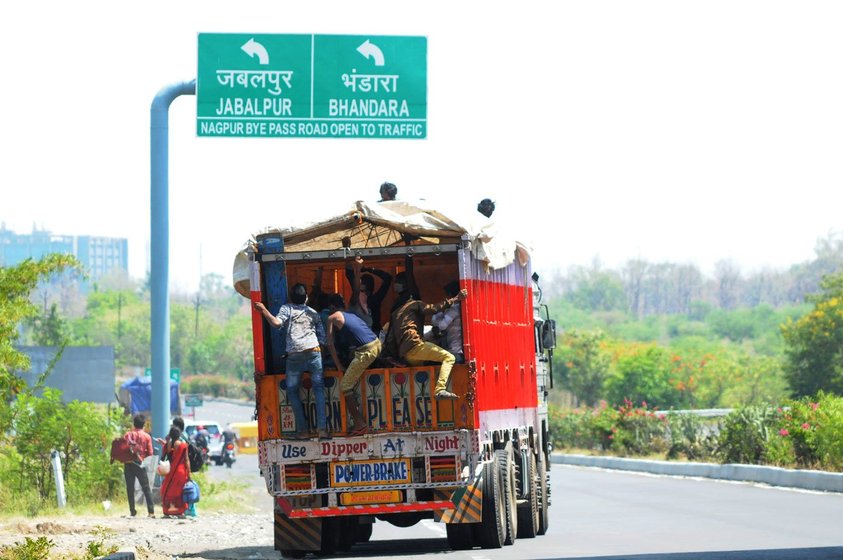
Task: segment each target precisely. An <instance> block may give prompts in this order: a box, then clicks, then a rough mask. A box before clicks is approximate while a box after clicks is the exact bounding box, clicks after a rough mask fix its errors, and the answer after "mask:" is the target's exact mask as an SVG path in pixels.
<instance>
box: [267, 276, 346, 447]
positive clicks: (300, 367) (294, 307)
mask: <svg viewBox="0 0 843 560" xmlns="http://www.w3.org/2000/svg"><path fill="white" fill-rule="evenodd" d="M290 302H291V303H287V304H284V305H282V306H281V308H280V309H279V310H278V315H277V316H275V315H273V314H272V313H270V312H269V310H268V309H267V308H266V306H265V305H264V304H263V303H261V302H259V301H258V302H255V309H257V310H258V311H260V312H261V314H262V315H263V317H264V318H265V319H266V320H267V321H268V322H269V324H270V325H272V326H273V327H275V328H276V329H282V328H284V327H285V326H286V327H287V330H286V331H287V336H286V340H285V347H286V352H287V372H286V373H287V395H288V396H289V399H290V405H291V406H292V407H293V414H294V415H295V418H296V433H295V434H294V435H292V436H289V437H290V438H291V439H299V440H302V439H310V434H309V430H308V429H307V420H306V419H305V416H304V406H302V402H301V397H300V396H299V385H300V383H301V376H302V374H303V373H304V372H305V371H309V372H310V381H311V383H312V384H313V392H314V394H315V396H316V428H317V431H318V435H319V439H331V436H330V434H329V433H328V421H327V414H326V411H325V381H324V378H323V375H322V373H323V372H322V354H321V349H320V344H323V343H324V342H325V330H324V328H323V326H322V319H321V317H319V313H317V312H316V310H314V309H313V308H311V307H309V306H308V305H307V288H306V287H305V286H304V284H301V283H299V284H296V285H295V286H293V289H292V290H290Z"/></svg>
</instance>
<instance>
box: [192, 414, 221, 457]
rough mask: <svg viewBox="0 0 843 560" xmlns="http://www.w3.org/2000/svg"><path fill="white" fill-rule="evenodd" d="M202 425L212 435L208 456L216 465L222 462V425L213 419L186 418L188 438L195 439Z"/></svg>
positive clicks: (209, 440) (209, 439) (209, 441)
mask: <svg viewBox="0 0 843 560" xmlns="http://www.w3.org/2000/svg"><path fill="white" fill-rule="evenodd" d="M200 427H204V428H205V429H206V430H208V433H209V434H210V435H211V437H210V438H208V458H209V459H210V460H211V461H213V462H214V464H215V465H221V464H222V426H220V425H219V423H218V422H215V421H213V420H185V421H184V431H185V432H186V433H187V437H188V439H191V440H192V439H193V436H195V435H196V432H197V431H199V428H200Z"/></svg>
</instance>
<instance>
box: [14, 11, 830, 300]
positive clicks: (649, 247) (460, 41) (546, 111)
mask: <svg viewBox="0 0 843 560" xmlns="http://www.w3.org/2000/svg"><path fill="white" fill-rule="evenodd" d="M841 29H843V3H841V2H804V1H801V2H797V1H788V2H781V1H778V2H777V1H769V0H764V1H752V2H750V1H740V0H730V1H700V2H682V1H678V0H669V1H648V2H635V1H630V0H624V1H618V2H609V1H603V2H595V1H593V0H588V1H578V2H506V3H503V2H501V3H497V2H419V3H408V2H347V1H344V2H326V1H320V0H315V1H310V2H286V1H282V0H273V1H271V2H248V1H244V2H230V1H226V2H218V1H213V0H206V1H202V2H195V1H183V2H169V1H168V2H162V1H158V0H154V1H147V2H143V3H140V2H134V3H125V2H104V1H98V2H90V1H80V2H74V3H67V2H44V1H38V0H35V1H32V2H23V3H21V2H5V3H3V4H2V7H0V46H2V53H3V54H2V63H3V74H4V78H3V83H2V87H0V103H2V107H3V112H2V115H3V116H2V121H0V127H2V133H3V137H4V139H5V141H4V146H5V148H4V157H3V158H2V160H3V163H2V165H0V192H2V196H1V197H0V221H2V222H4V223H5V225H6V227H7V228H9V229H12V230H15V231H17V232H18V233H29V232H31V231H32V227H33V224H35V225H37V226H38V227H39V228H44V229H48V230H50V231H52V232H53V233H55V234H65V235H85V234H89V235H100V236H107V237H126V238H128V239H129V252H130V260H129V267H130V269H129V272H130V274H131V275H132V276H133V277H138V278H140V277H143V276H144V274H145V271H146V267H147V259H148V247H149V232H150V223H149V220H150V218H149V214H150V210H149V207H150V154H149V129H150V105H151V103H152V100H153V98H154V97H155V95H156V93H157V92H158V91H159V90H160V89H161V88H163V87H164V86H168V85H170V84H174V83H177V82H182V81H187V80H190V79H193V78H195V77H196V74H197V35H198V34H199V33H246V34H248V33H256V34H301V33H305V34H311V33H313V34H342V35H409V36H425V37H427V39H428V53H427V56H428V69H427V75H428V84H427V88H428V95H427V101H428V121H427V127H428V137H427V139H426V140H365V139H351V140H323V139H283V138H280V139H276V138H272V139H264V138H249V139H243V138H200V137H197V136H196V133H195V131H196V98H195V96H184V97H180V98H178V99H177V100H176V101H175V102H174V103H173V104H172V106H171V111H170V282H171V286H172V287H173V288H174V289H176V290H179V291H193V290H195V289H196V286H197V284H198V278H199V274H200V247H201V271H202V272H203V273H208V272H218V273H220V274H223V275H224V276H225V277H226V278H229V277H230V272H231V263H232V259H233V256H234V253H235V252H236V251H237V249H238V248H239V247H240V246H241V245H242V243H243V242H244V241H245V240H246V239H248V237H249V235H250V234H251V233H253V232H255V231H257V230H259V229H261V228H263V227H265V226H270V225H272V226H283V225H290V224H297V223H300V222H302V221H305V220H308V219H312V218H314V217H318V216H320V215H323V214H324V212H325V209H326V208H329V209H331V210H334V209H345V208H347V207H350V205H351V204H352V203H353V202H354V201H355V200H359V199H368V200H375V199H377V194H378V193H377V190H378V185H380V183H381V182H383V181H385V180H389V181H392V182H394V183H396V184H397V185H398V188H399V198H402V199H407V200H409V199H414V198H419V197H423V198H426V199H427V200H428V201H435V202H438V203H441V205H442V207H443V208H444V209H445V211H446V212H447V209H448V208H449V207H450V206H451V205H455V206H458V207H462V208H464V207H472V208H473V207H474V206H475V205H476V204H477V202H478V201H479V200H480V199H482V198H485V197H490V198H492V199H493V200H495V201H496V203H497V208H498V209H497V212H496V216H497V217H498V218H499V219H501V220H507V221H509V222H511V223H513V224H515V225H516V226H517V228H518V229H519V231H521V232H523V233H522V234H521V235H520V237H522V238H524V239H525V240H527V241H528V242H531V243H532V245H533V247H534V268H535V269H536V270H538V271H542V270H550V269H553V268H563V269H564V268H567V267H568V266H570V265H588V264H590V263H591V262H592V260H593V259H594V258H595V257H597V258H599V259H600V260H601V261H602V263H603V264H604V265H605V266H608V267H620V266H621V265H622V264H623V263H624V262H625V261H626V260H628V259H631V258H643V259H647V260H650V261H654V262H655V261H664V260H667V261H673V262H683V263H685V262H690V263H694V264H696V265H698V266H700V267H701V268H702V269H703V270H704V272H707V273H709V272H710V271H711V270H713V265H714V263H715V262H716V261H718V260H720V259H731V260H733V261H734V262H735V263H736V264H738V265H739V266H740V267H741V268H742V270H744V271H745V272H750V271H753V270H757V269H759V268H761V267H765V266H767V267H772V268H783V267H786V266H788V265H790V264H794V263H797V262H802V261H805V260H809V259H811V258H812V257H813V254H814V253H813V249H814V245H815V243H816V240H817V239H818V238H820V237H825V236H827V235H829V234H830V233H836V232H840V231H841V229H843V226H841V215H843V188H841V187H843V165H841V162H843V158H841V154H843V33H841V32H840V30H841Z"/></svg>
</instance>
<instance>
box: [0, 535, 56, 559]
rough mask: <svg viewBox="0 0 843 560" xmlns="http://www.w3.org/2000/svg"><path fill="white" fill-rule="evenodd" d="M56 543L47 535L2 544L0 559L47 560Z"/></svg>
mask: <svg viewBox="0 0 843 560" xmlns="http://www.w3.org/2000/svg"><path fill="white" fill-rule="evenodd" d="M54 546H55V543H53V541H51V540H50V539H48V538H47V537H38V538H37V539H30V538H29V537H26V538H25V540H24V541H23V542H15V544H13V545H6V546H0V560H47V559H48V558H49V557H50V549H52V548H53V547H54Z"/></svg>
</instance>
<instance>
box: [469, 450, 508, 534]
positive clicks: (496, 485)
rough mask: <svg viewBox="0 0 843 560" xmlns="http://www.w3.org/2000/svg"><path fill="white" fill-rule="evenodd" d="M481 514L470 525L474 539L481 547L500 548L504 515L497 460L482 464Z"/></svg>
mask: <svg viewBox="0 0 843 560" xmlns="http://www.w3.org/2000/svg"><path fill="white" fill-rule="evenodd" d="M482 476H483V483H482V488H483V515H482V517H481V519H482V521H481V522H480V523H475V524H473V525H472V528H473V529H474V540H475V541H476V542H477V543H478V544H480V546H481V547H483V548H500V547H502V546H503V541H504V538H505V537H506V516H505V512H504V509H503V503H502V502H503V497H502V496H501V485H500V480H499V478H498V463H497V461H489V462H488V463H486V464H485V465H483V474H482Z"/></svg>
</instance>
